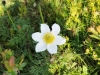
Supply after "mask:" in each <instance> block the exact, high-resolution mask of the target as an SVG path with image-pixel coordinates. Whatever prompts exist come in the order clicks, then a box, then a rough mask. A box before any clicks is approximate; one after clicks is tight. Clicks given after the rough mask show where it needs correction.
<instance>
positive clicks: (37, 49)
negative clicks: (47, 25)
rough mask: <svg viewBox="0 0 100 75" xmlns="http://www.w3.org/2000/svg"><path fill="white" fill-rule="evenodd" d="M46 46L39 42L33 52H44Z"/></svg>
mask: <svg viewBox="0 0 100 75" xmlns="http://www.w3.org/2000/svg"><path fill="white" fill-rule="evenodd" d="M46 47H47V45H46V44H45V43H44V42H39V43H38V44H37V45H36V47H35V50H36V52H41V51H45V50H46Z"/></svg>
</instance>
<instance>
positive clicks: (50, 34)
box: [43, 32, 55, 44]
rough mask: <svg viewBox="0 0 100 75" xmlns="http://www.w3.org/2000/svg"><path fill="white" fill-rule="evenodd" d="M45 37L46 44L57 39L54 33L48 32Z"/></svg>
mask: <svg viewBox="0 0 100 75" xmlns="http://www.w3.org/2000/svg"><path fill="white" fill-rule="evenodd" d="M43 39H44V41H45V43H46V44H51V43H52V42H54V40H55V37H54V35H53V34H52V33H50V32H49V33H46V34H45V35H44V36H43Z"/></svg>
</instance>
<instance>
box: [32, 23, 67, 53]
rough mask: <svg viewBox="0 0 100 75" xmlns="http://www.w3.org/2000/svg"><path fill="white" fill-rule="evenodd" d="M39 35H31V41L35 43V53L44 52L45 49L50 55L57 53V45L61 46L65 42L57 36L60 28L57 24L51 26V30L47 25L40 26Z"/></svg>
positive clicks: (37, 33) (36, 33)
mask: <svg viewBox="0 0 100 75" xmlns="http://www.w3.org/2000/svg"><path fill="white" fill-rule="evenodd" d="M40 29H41V33H40V32H35V33H33V34H32V39H33V40H35V41H36V42H38V43H37V45H36V47H35V50H36V52H41V51H45V50H46V49H47V50H48V52H49V53H50V54H55V53H57V45H62V44H64V43H65V42H66V39H64V38H63V37H61V36H59V35H58V34H59V33H60V26H59V25H58V24H56V23H55V24H53V25H52V30H51V31H50V28H49V26H48V25H47V24H41V28H40Z"/></svg>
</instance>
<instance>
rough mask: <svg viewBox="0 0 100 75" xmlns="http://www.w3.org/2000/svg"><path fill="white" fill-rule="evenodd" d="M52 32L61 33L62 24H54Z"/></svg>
mask: <svg viewBox="0 0 100 75" xmlns="http://www.w3.org/2000/svg"><path fill="white" fill-rule="evenodd" d="M52 33H54V34H56V35H57V34H59V33H60V26H59V25H58V24H56V23H55V24H53V26H52Z"/></svg>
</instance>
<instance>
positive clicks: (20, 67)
mask: <svg viewBox="0 0 100 75" xmlns="http://www.w3.org/2000/svg"><path fill="white" fill-rule="evenodd" d="M26 64H27V63H25V62H24V63H22V64H21V65H19V70H23V67H25V66H26Z"/></svg>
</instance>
